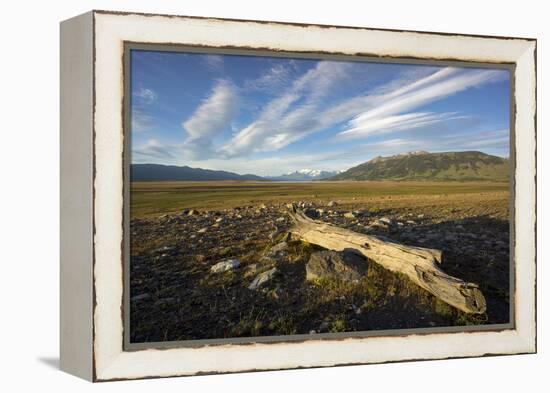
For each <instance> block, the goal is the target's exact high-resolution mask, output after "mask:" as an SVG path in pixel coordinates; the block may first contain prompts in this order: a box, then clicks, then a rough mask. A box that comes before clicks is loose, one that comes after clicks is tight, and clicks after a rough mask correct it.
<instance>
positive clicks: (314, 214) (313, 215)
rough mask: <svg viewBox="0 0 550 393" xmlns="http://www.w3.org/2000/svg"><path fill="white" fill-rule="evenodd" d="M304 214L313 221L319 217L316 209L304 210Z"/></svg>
mask: <svg viewBox="0 0 550 393" xmlns="http://www.w3.org/2000/svg"><path fill="white" fill-rule="evenodd" d="M304 214H305V215H306V216H308V217H309V218H314V219H315V218H318V217H319V213H318V212H317V209H306V210H304Z"/></svg>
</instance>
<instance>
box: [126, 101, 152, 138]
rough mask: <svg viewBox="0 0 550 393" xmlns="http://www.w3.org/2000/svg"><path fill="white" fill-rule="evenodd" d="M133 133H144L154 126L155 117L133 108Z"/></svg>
mask: <svg viewBox="0 0 550 393" xmlns="http://www.w3.org/2000/svg"><path fill="white" fill-rule="evenodd" d="M131 120H132V132H143V131H147V130H150V129H151V128H152V127H153V126H154V121H153V117H152V116H151V115H149V114H147V113H146V112H144V111H143V110H141V109H139V108H135V107H134V108H132V114H131Z"/></svg>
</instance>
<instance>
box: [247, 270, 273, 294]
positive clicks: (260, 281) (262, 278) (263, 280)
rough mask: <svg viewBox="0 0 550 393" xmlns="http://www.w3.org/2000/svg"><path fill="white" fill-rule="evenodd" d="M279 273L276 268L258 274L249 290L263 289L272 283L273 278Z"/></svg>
mask: <svg viewBox="0 0 550 393" xmlns="http://www.w3.org/2000/svg"><path fill="white" fill-rule="evenodd" d="M277 273H278V270H277V268H276V267H274V268H272V269H269V270H267V271H265V272H263V273H260V274H258V275H257V276H256V277H255V278H254V280H252V282H251V283H250V285H249V286H248V289H251V290H257V289H260V288H261V287H263V286H265V285H266V284H268V283H269V282H271V281H272V280H273V278H274V277H275V276H276V275H277Z"/></svg>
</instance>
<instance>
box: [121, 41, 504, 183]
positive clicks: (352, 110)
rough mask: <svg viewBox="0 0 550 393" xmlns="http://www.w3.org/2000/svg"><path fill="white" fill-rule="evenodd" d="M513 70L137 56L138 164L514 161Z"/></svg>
mask: <svg viewBox="0 0 550 393" xmlns="http://www.w3.org/2000/svg"><path fill="white" fill-rule="evenodd" d="M509 83H510V75H509V72H508V71H507V70H498V69H486V68H485V69H482V68H457V67H434V66H425V65H410V64H409V65H407V64H387V63H367V62H356V61H353V62H351V61H345V62H344V61H327V60H310V59H290V58H275V57H258V56H235V55H208V54H198V53H179V52H156V51H142V50H133V51H132V54H131V91H132V96H131V120H132V121H131V133H132V162H133V163H158V164H169V165H188V166H191V167H200V168H207V169H220V170H228V171H233V172H237V173H241V174H244V173H254V174H258V175H263V176H266V175H280V174H283V173H288V172H291V171H295V170H299V169H305V168H308V169H320V170H345V169H348V168H350V167H352V166H355V165H357V164H360V163H362V162H365V161H367V160H369V159H371V158H373V157H376V156H379V155H382V156H387V155H394V154H400V153H405V152H409V151H415V150H427V151H430V152H441V151H462V150H478V151H482V152H485V153H488V154H494V155H498V156H502V157H508V155H509V116H510V115H509V107H510V102H509Z"/></svg>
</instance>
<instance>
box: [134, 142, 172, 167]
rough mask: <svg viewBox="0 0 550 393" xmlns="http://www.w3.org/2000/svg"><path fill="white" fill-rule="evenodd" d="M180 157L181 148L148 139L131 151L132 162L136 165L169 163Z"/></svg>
mask: <svg viewBox="0 0 550 393" xmlns="http://www.w3.org/2000/svg"><path fill="white" fill-rule="evenodd" d="M180 156H181V147H179V146H173V145H168V144H164V143H161V142H159V141H158V140H157V139H154V138H152V139H148V140H147V141H146V142H145V143H143V144H141V145H140V146H138V147H135V148H133V149H132V157H133V161H134V162H136V163H149V162H152V161H154V162H162V163H165V164H166V163H170V162H173V161H174V160H177V159H178V158H179V157H180Z"/></svg>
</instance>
